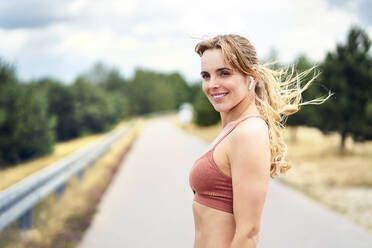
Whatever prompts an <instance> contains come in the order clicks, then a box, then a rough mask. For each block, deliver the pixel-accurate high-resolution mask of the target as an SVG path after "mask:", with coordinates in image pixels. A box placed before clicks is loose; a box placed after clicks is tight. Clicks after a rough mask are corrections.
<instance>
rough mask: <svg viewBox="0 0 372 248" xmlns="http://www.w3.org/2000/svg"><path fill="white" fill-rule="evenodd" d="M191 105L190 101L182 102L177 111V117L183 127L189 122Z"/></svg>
mask: <svg viewBox="0 0 372 248" xmlns="http://www.w3.org/2000/svg"><path fill="white" fill-rule="evenodd" d="M192 111H193V107H192V105H191V104H190V103H188V102H186V103H183V104H182V105H181V106H180V108H179V111H178V119H179V121H180V123H181V125H182V126H183V127H186V126H187V125H189V124H190V123H191V120H192Z"/></svg>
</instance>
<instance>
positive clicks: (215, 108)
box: [213, 106, 229, 113]
mask: <svg viewBox="0 0 372 248" xmlns="http://www.w3.org/2000/svg"><path fill="white" fill-rule="evenodd" d="M213 108H214V110H216V111H217V112H220V113H221V112H227V111H229V108H226V107H221V106H217V107H216V106H213Z"/></svg>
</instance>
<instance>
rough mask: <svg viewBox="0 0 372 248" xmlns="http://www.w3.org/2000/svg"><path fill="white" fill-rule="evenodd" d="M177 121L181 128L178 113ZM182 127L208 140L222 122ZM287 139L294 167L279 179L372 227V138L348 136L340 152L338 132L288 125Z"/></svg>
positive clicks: (367, 227) (219, 127)
mask: <svg viewBox="0 0 372 248" xmlns="http://www.w3.org/2000/svg"><path fill="white" fill-rule="evenodd" d="M174 123H175V124H176V125H177V126H179V127H180V128H182V127H181V125H180V124H179V123H178V121H177V118H176V117H175V118H174ZM182 129H183V130H185V131H187V132H189V133H191V134H194V135H196V136H199V137H200V138H202V139H204V140H205V141H207V142H209V143H210V142H212V141H213V140H214V139H215V137H217V135H218V134H219V132H220V131H221V130H222V129H221V126H220V123H218V124H216V125H214V126H210V127H206V128H200V127H197V126H195V125H189V126H187V127H183V128H182ZM284 139H285V142H286V143H287V145H288V158H287V159H288V161H289V162H290V164H291V165H292V168H291V169H290V170H289V171H288V172H287V173H286V174H285V175H281V176H280V177H279V178H278V180H280V181H281V182H283V183H286V184H288V185H290V186H292V187H293V188H295V189H296V190H299V191H301V192H303V193H305V194H306V195H308V196H310V197H311V198H312V199H314V200H315V201H317V202H320V203H322V204H324V205H326V206H328V207H330V208H331V209H333V210H335V211H337V212H339V213H342V214H344V215H345V216H346V217H347V218H349V219H350V220H352V221H354V222H355V223H357V224H359V225H361V226H363V227H365V228H366V229H367V230H369V231H372V212H371V209H372V142H363V143H357V142H353V140H352V139H351V138H347V140H346V144H345V145H346V152H345V153H344V154H341V153H340V135H339V134H337V133H332V134H329V135H323V134H322V133H321V132H320V131H319V130H318V129H316V128H309V127H298V128H291V127H287V128H286V129H285V131H284Z"/></svg>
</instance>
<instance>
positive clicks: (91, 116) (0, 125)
mask: <svg viewBox="0 0 372 248" xmlns="http://www.w3.org/2000/svg"><path fill="white" fill-rule="evenodd" d="M191 88H192V86H189V85H188V84H187V83H186V81H185V80H184V79H183V78H182V76H181V75H180V74H178V73H168V74H165V73H158V72H154V71H150V70H145V69H137V70H136V72H135V73H134V76H133V77H132V78H130V79H126V78H124V77H123V76H121V75H120V73H119V71H118V70H117V69H115V68H110V67H107V66H106V65H104V64H103V63H97V64H95V65H94V66H93V67H92V68H91V69H90V70H89V71H88V72H85V73H82V74H80V75H79V76H77V77H76V79H75V80H74V82H73V83H72V84H66V83H63V82H62V81H59V80H57V79H52V78H42V79H38V80H33V81H28V82H22V81H21V80H20V79H18V77H17V75H16V68H15V67H14V66H12V65H10V64H9V63H7V62H5V61H4V60H1V61H0V166H1V167H4V166H10V165H13V164H16V163H19V162H21V161H24V160H27V159H31V158H34V157H38V156H41V155H45V154H48V153H50V152H52V151H53V147H54V144H55V143H56V142H57V141H65V140H69V139H73V138H76V137H79V136H84V135H88V134H93V133H98V132H105V131H108V130H110V129H111V128H112V127H113V126H114V125H115V124H116V123H118V122H119V121H120V120H123V119H125V118H131V117H133V116H138V115H143V114H147V113H151V112H159V111H167V110H175V109H178V107H179V106H180V105H181V104H182V103H183V102H191V101H192V100H191V99H190V98H191V96H192V94H191V93H190V92H192V90H191Z"/></svg>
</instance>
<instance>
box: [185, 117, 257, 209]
mask: <svg viewBox="0 0 372 248" xmlns="http://www.w3.org/2000/svg"><path fill="white" fill-rule="evenodd" d="M250 117H259V118H261V119H262V117H261V116H259V115H254V116H253V115H251V116H248V117H245V118H243V119H241V120H239V121H238V122H237V123H235V124H234V125H233V127H232V128H230V129H229V131H227V132H226V134H225V135H223V136H222V138H220V139H219V140H218V141H217V143H216V144H215V145H214V146H213V147H212V149H210V150H209V151H207V152H206V153H205V154H203V155H202V156H201V157H200V158H198V159H197V160H196V161H195V163H194V165H193V166H192V169H191V171H190V175H189V183H190V186H191V189H192V191H193V192H194V201H196V202H198V203H200V204H202V205H205V206H208V207H211V208H214V209H218V210H221V211H224V212H227V213H231V214H233V189H232V179H231V177H230V176H228V175H226V174H225V173H224V172H223V171H222V170H221V169H220V168H218V166H217V165H216V163H215V161H214V159H213V151H214V150H215V148H216V146H217V145H218V144H219V143H220V142H221V141H222V140H223V139H224V138H225V137H226V136H227V135H229V134H230V133H231V132H232V131H233V130H234V129H235V128H236V127H237V126H238V125H239V123H241V122H242V121H244V120H246V119H248V118H250Z"/></svg>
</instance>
